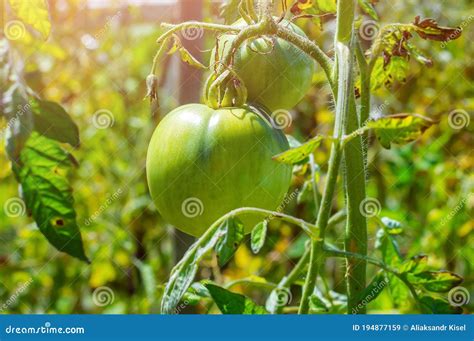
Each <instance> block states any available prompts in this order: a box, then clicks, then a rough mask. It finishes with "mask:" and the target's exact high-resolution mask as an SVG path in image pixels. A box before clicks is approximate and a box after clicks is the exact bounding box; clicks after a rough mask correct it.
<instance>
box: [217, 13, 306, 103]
mask: <svg viewBox="0 0 474 341" xmlns="http://www.w3.org/2000/svg"><path fill="white" fill-rule="evenodd" d="M234 25H235V26H244V25H246V23H245V21H244V20H243V19H241V20H238V21H237V22H236V23H234ZM280 25H284V26H287V27H288V28H289V29H290V30H292V31H293V32H295V33H297V34H299V35H301V36H303V37H306V35H305V33H304V32H303V31H302V30H301V29H300V28H299V27H298V26H296V25H295V24H293V23H291V22H289V21H287V20H283V21H282V22H281V23H280ZM235 37H236V36H235V35H230V34H226V35H222V36H221V37H219V39H218V45H217V46H218V48H219V54H218V56H219V60H222V58H223V56H224V54H225V53H226V52H227V51H228V49H229V48H230V46H231V44H232V41H233V40H234V39H235ZM215 56H216V51H215V48H214V49H213V51H212V53H211V61H210V64H211V65H214V63H215ZM232 68H233V70H234V71H235V72H236V73H237V74H238V75H239V77H240V78H241V79H242V80H243V82H244V84H245V86H246V87H247V92H248V101H249V102H254V103H259V104H262V105H264V106H265V107H267V108H268V109H269V110H270V111H272V112H274V111H277V110H282V109H290V108H292V107H294V106H295V105H296V104H298V102H299V101H301V99H302V98H303V96H304V95H305V94H306V92H307V91H308V89H309V88H310V86H311V81H312V76H313V73H314V68H315V66H314V61H313V59H312V58H311V57H310V56H308V55H307V54H306V53H304V52H303V51H301V50H300V49H298V48H297V47H295V46H294V45H292V44H291V43H289V42H287V41H285V40H283V39H281V38H275V37H267V36H263V37H260V38H257V39H250V40H248V41H246V42H245V43H244V44H243V45H241V46H240V48H239V49H238V50H237V52H236V53H235V59H234V63H233V66H232Z"/></svg>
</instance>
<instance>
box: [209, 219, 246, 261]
mask: <svg viewBox="0 0 474 341" xmlns="http://www.w3.org/2000/svg"><path fill="white" fill-rule="evenodd" d="M219 230H220V231H221V233H223V237H222V238H220V239H219V241H218V242H217V244H216V252H217V259H218V261H219V266H220V267H222V266H224V265H225V264H227V262H228V261H229V260H230V259H231V258H232V256H233V255H234V253H235V250H236V249H237V247H238V246H239V245H240V243H241V242H242V239H243V238H244V225H243V224H242V222H241V221H240V220H239V219H238V218H236V217H230V218H229V219H227V220H226V221H224V222H223V223H222V225H221V227H220V228H219Z"/></svg>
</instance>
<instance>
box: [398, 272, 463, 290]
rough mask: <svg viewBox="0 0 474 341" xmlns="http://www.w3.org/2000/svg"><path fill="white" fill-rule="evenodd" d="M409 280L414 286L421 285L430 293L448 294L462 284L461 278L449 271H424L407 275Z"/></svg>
mask: <svg viewBox="0 0 474 341" xmlns="http://www.w3.org/2000/svg"><path fill="white" fill-rule="evenodd" d="M407 279H408V281H409V282H410V283H412V284H414V285H420V286H422V287H423V288H425V289H426V290H428V291H433V292H447V291H449V290H451V289H452V288H454V287H456V286H458V285H459V284H461V283H462V281H463V279H462V277H461V276H459V275H457V274H455V273H452V272H449V271H423V272H420V273H417V274H411V273H408V274H407Z"/></svg>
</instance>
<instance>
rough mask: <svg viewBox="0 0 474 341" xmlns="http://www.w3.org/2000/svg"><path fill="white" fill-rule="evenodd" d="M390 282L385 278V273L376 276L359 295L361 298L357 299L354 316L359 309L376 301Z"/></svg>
mask: <svg viewBox="0 0 474 341" xmlns="http://www.w3.org/2000/svg"><path fill="white" fill-rule="evenodd" d="M387 285H388V282H387V279H386V277H385V273H384V272H383V271H380V272H379V273H377V275H375V277H374V278H373V279H372V281H370V283H369V285H367V287H366V288H365V289H364V290H362V291H361V293H360V294H359V297H358V298H357V304H356V305H355V308H354V310H356V311H353V313H354V314H356V313H357V308H359V309H362V308H363V307H364V306H366V305H367V304H369V303H370V302H371V301H373V300H375V299H376V298H377V297H378V296H379V295H380V294H381V293H382V291H383V289H385V287H387Z"/></svg>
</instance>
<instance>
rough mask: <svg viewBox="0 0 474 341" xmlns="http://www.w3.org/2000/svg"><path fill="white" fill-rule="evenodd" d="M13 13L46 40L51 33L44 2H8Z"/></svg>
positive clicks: (16, 0)
mask: <svg viewBox="0 0 474 341" xmlns="http://www.w3.org/2000/svg"><path fill="white" fill-rule="evenodd" d="M8 1H9V3H10V7H11V8H12V10H13V12H15V14H16V15H17V16H18V18H19V19H21V20H22V21H23V22H25V23H26V24H28V25H31V26H32V27H33V28H34V29H36V30H37V31H38V32H40V33H41V35H42V36H43V38H44V39H45V40H46V39H47V38H48V37H49V33H50V32H51V22H50V21H49V11H48V5H47V3H46V1H45V0H28V1H24V0H8Z"/></svg>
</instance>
